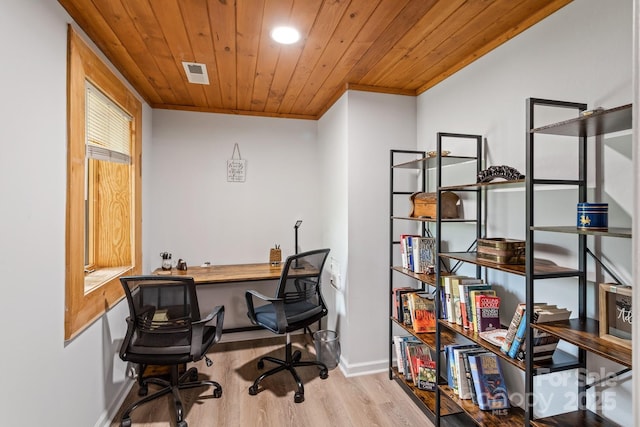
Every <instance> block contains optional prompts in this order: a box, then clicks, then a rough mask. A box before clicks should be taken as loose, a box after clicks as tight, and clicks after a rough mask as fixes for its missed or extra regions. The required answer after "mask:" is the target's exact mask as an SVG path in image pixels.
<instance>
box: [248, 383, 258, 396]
mask: <svg viewBox="0 0 640 427" xmlns="http://www.w3.org/2000/svg"><path fill="white" fill-rule="evenodd" d="M249 394H250V395H251V396H255V395H256V394H258V387H256V386H254V385H252V386H251V387H249Z"/></svg>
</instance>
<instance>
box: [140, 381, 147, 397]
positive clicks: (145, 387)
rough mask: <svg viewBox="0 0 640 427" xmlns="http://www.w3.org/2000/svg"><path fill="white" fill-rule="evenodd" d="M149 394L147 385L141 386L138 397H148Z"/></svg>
mask: <svg viewBox="0 0 640 427" xmlns="http://www.w3.org/2000/svg"><path fill="white" fill-rule="evenodd" d="M147 393H149V387H147V385H146V384H145V385H141V386H140V388H139V389H138V396H146V395H147Z"/></svg>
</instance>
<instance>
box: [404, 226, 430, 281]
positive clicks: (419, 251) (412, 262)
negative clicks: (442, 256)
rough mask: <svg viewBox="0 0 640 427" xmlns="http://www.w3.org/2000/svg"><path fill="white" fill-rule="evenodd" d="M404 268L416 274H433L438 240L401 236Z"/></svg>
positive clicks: (409, 235)
mask: <svg viewBox="0 0 640 427" xmlns="http://www.w3.org/2000/svg"><path fill="white" fill-rule="evenodd" d="M400 254H401V256H402V267H403V268H406V269H408V270H411V271H413V272H414V273H425V274H433V273H434V266H435V258H436V239H435V238H434V237H424V236H418V235H413V234H401V235H400Z"/></svg>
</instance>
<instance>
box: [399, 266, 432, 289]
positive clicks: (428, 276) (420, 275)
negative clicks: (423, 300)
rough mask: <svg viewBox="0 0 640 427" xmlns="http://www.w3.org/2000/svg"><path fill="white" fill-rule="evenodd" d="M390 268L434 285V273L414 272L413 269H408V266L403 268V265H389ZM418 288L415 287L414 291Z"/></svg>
mask: <svg viewBox="0 0 640 427" xmlns="http://www.w3.org/2000/svg"><path fill="white" fill-rule="evenodd" d="M391 269H392V270H393V271H397V272H399V273H402V274H404V275H406V276H409V277H412V278H414V279H416V280H420V281H421V282H424V283H428V284H429V285H432V286H435V285H436V275H435V274H424V273H414V272H413V271H411V270H409V269H408V268H403V267H391ZM418 290H419V289H416V291H418Z"/></svg>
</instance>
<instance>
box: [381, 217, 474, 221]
mask: <svg viewBox="0 0 640 427" xmlns="http://www.w3.org/2000/svg"><path fill="white" fill-rule="evenodd" d="M391 219H403V220H407V221H421V222H436V221H437V219H436V218H431V217H426V216H420V217H413V216H392V217H391ZM440 222H476V220H475V219H466V218H444V219H441V220H440Z"/></svg>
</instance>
